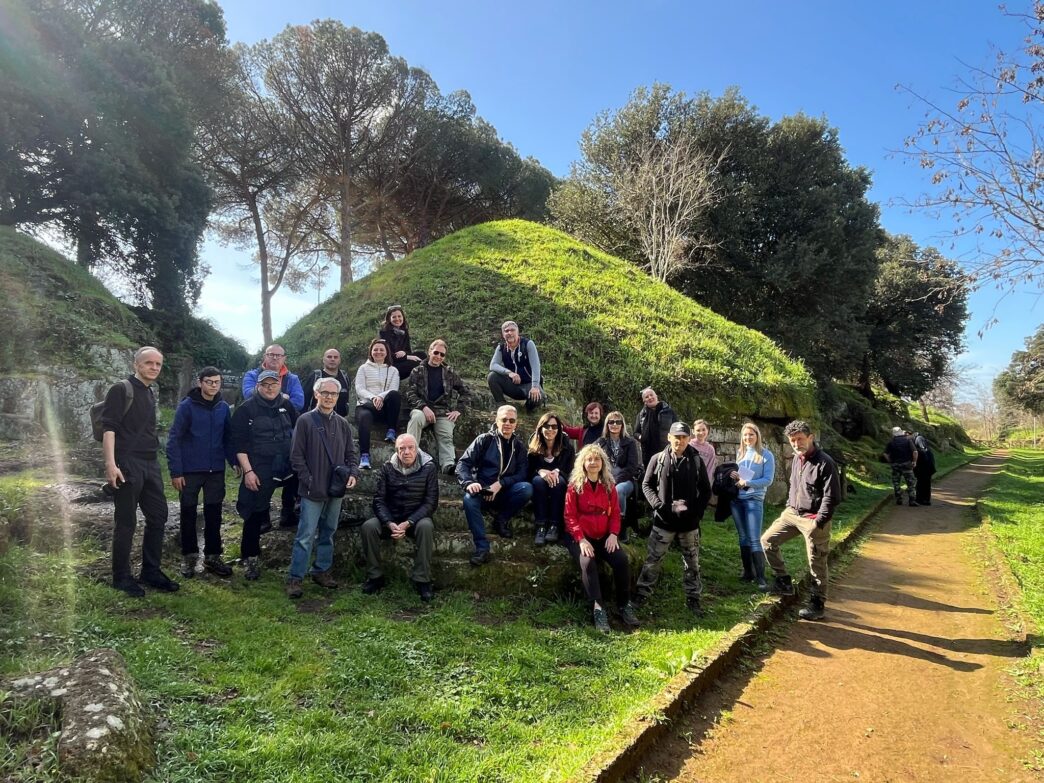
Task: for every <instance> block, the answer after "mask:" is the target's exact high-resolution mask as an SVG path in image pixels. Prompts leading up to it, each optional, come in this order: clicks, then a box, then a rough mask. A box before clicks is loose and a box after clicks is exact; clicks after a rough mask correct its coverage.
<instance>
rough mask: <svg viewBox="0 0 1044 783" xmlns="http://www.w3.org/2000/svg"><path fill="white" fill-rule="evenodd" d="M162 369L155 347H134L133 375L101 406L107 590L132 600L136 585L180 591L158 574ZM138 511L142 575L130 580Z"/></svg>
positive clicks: (163, 520) (163, 519) (163, 514)
mask: <svg viewBox="0 0 1044 783" xmlns="http://www.w3.org/2000/svg"><path fill="white" fill-rule="evenodd" d="M162 369H163V354H162V353H160V352H159V350H158V349H157V348H153V347H152V346H148V345H147V346H144V347H142V348H139V349H138V350H137V351H136V352H135V353H134V374H133V375H131V376H130V377H129V378H127V379H126V380H124V381H121V382H120V383H117V384H114V385H113V386H112V387H111V388H110V389H109V391H108V393H107V394H106V395H105V402H104V405H103V408H102V417H101V418H102V454H103V455H104V458H105V481H106V484H107V485H108V486H109V487H111V488H112V490H111V492H110V494H111V495H112V498H113V504H114V509H113V522H114V526H115V529H114V530H113V535H112V586H113V587H115V588H116V589H117V590H122V591H123V592H124V593H126V594H127V595H130V596H134V597H135V598H140V597H141V596H143V595H145V591H144V590H143V589H142V587H141V584H139V583H138V581H140V582H141V583H143V584H146V585H148V586H149V587H153V588H155V589H157V590H162V591H164V592H168V593H172V592H174V591H176V590H177V589H178V587H179V585H178V583H177V582H175V581H173V580H171V579H170V578H168V577H167V575H166V574H164V573H163V571H162V570H160V558H161V556H162V554H163V528H164V526H165V525H166V524H167V498H166V496H165V495H164V493H163V477H162V476H161V475H160V466H159V460H158V459H157V458H156V453H157V451H158V450H159V439H158V438H157V437H156V395H155V393H154V392H153V389H152V384H153V383H155V382H156V379H157V378H159V374H160V371H161V370H162ZM139 507H140V508H141V511H142V514H144V516H145V535H144V537H143V538H142V542H141V572H140V574H139V576H138V581H135V580H134V576H133V575H132V573H131V560H130V553H131V544H132V542H133V539H134V529H135V528H136V527H137V524H138V519H137V511H138V508H139Z"/></svg>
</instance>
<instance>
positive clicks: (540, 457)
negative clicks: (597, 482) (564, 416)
mask: <svg viewBox="0 0 1044 783" xmlns="http://www.w3.org/2000/svg"><path fill="white" fill-rule="evenodd" d="M527 456H528V468H527V476H528V477H529V483H530V484H532V485H533V512H534V516H535V517H536V520H535V521H536V538H535V539H534V541H533V543H534V544H535V545H536V546H543V545H544V544H545V543H548V544H554V543H556V542H557V541H558V536H559V534H560V533H561V532H562V529H563V523H562V514H563V512H564V510H565V496H566V484H567V483H568V481H569V475H570V473H572V471H573V460H574V459H575V457H576V452H575V451H574V450H573V444H572V443H570V442H569V438H567V437H566V434H565V432H563V430H562V420H561V419H559V418H558V414H556V413H545V414H544V415H543V416H541V417H540V421H538V422H537V426H536V431H535V432H534V433H533V437H532V438H531V439H530V441H529V454H528V455H527Z"/></svg>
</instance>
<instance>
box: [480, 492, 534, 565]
mask: <svg viewBox="0 0 1044 783" xmlns="http://www.w3.org/2000/svg"><path fill="white" fill-rule="evenodd" d="M531 497H533V485H532V484H530V483H529V482H528V481H519V482H518V483H516V484H512V485H511V486H510V487H507V488H506V489H501V490H500V492H498V493H497V496H496V497H495V498H494V499H493V500H492V501H489V500H483V499H482V493H481V492H476V493H475V494H474V495H472V494H470V493H469V492H465V493H464V516H465V517H467V520H468V530H470V531H471V537H472V538H473V539H475V550H476V551H477V552H482V551H487V552H488V551H489V540H488V539H487V538H486V525H485V523H484V522H483V521H482V512H483V511H488V510H490V509H492V510H493V511H495V512H496V517H497V519H498V520H500V521H502V522H507V521H508V520H509V519H511V517H513V516H515V514H517V513H518V512H519V511H521V510H522V506H524V505H526V503H528V502H529V499H530V498H531Z"/></svg>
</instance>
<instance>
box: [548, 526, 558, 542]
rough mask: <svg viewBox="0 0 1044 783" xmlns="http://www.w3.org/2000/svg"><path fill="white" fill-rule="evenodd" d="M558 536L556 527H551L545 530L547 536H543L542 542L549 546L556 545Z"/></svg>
mask: <svg viewBox="0 0 1044 783" xmlns="http://www.w3.org/2000/svg"><path fill="white" fill-rule="evenodd" d="M558 535H559V534H558V525H551V526H550V527H548V529H547V535H546V536H544V540H545V541H546V542H547V543H549V544H557V543H558Z"/></svg>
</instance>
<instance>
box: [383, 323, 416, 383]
mask: <svg viewBox="0 0 1044 783" xmlns="http://www.w3.org/2000/svg"><path fill="white" fill-rule="evenodd" d="M380 336H381V339H382V340H384V341H385V342H386V343H387V344H388V355H389V356H390V357H391V362H390V363H391V364H392V365H393V366H394V367H395V369H396V370H398V371H399V378H400V379H402V380H405V379H406V378H409V377H410V373H411V372H413V368H414V367H416V366H417V365H418V364H420V363H421V362H423V361H424V360H425V359H427V358H428V357H427V355H426V354H425V353H424V351H414V350H413V349H412V348H411V347H410V325H409V324H408V323H407V322H406V313H405V311H403V309H402V305H392V306H391V307H389V308H388V309H387V310H385V311H384V321H383V323H381V329H380Z"/></svg>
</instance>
